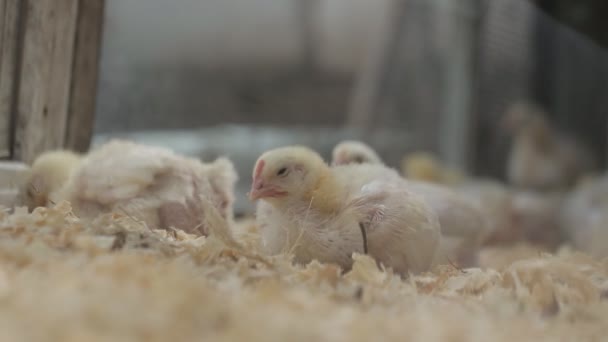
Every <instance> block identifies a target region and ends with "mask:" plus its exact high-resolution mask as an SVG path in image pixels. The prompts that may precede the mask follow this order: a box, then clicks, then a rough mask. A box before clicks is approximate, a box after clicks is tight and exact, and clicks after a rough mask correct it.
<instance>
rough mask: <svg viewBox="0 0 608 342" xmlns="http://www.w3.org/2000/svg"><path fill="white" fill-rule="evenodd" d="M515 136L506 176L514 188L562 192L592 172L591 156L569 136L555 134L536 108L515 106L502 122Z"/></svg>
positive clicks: (518, 104) (521, 105)
mask: <svg viewBox="0 0 608 342" xmlns="http://www.w3.org/2000/svg"><path fill="white" fill-rule="evenodd" d="M501 127H502V129H503V130H504V131H506V132H509V133H510V134H512V135H513V136H514V138H513V142H512V146H511V151H510V153H509V160H508V166H507V167H508V169H507V177H508V179H509V182H510V183H511V184H512V185H514V186H517V187H522V188H528V189H536V190H555V189H563V188H566V187H570V186H572V185H574V184H575V183H576V182H577V180H578V179H579V178H581V177H582V176H584V175H585V174H587V173H591V172H593V171H594V170H595V167H596V161H595V160H594V158H593V155H592V153H591V152H590V151H589V150H588V149H587V148H586V147H584V146H583V145H582V144H580V143H579V142H577V141H576V140H575V139H573V138H572V137H570V136H567V135H565V134H563V133H562V132H558V131H557V129H555V127H553V126H552V125H551V124H550V123H549V121H548V120H547V118H546V115H545V113H544V112H543V111H542V110H541V109H539V108H537V107H536V106H533V105H530V104H524V103H516V104H514V105H513V106H511V107H510V108H509V109H508V110H507V112H506V113H505V116H504V118H503V121H502V123H501Z"/></svg>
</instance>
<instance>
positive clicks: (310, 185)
mask: <svg viewBox="0 0 608 342" xmlns="http://www.w3.org/2000/svg"><path fill="white" fill-rule="evenodd" d="M326 170H327V164H325V162H324V161H323V158H321V156H320V155H319V154H318V153H316V152H314V151H312V150H310V149H308V148H306V147H302V146H289V147H282V148H277V149H273V150H270V151H267V152H265V153H264V154H262V155H261V156H260V157H259V158H258V160H257V162H256V163H255V167H254V169H253V184H252V185H251V191H250V192H249V198H250V199H251V200H257V199H264V200H265V201H267V202H270V203H276V202H278V201H280V200H281V199H285V198H292V199H301V198H304V197H305V196H306V195H307V194H309V193H310V192H311V191H312V190H314V189H315V188H316V186H317V185H318V183H319V181H320V180H321V178H322V177H323V174H324V172H325V171H326Z"/></svg>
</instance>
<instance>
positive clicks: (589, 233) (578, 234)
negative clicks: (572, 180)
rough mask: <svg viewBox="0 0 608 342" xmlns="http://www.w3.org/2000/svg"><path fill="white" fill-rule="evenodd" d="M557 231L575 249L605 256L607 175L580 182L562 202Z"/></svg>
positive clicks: (607, 246) (607, 254)
mask: <svg viewBox="0 0 608 342" xmlns="http://www.w3.org/2000/svg"><path fill="white" fill-rule="evenodd" d="M559 219H560V220H559V222H560V229H561V232H562V233H563V234H564V237H565V238H566V240H567V241H569V242H570V243H571V244H572V245H573V246H574V247H575V248H576V249H578V250H580V251H583V252H585V253H587V254H590V255H592V256H594V257H597V258H606V257H608V175H604V176H601V177H598V178H597V179H595V180H589V181H587V182H584V183H581V184H580V185H579V186H577V188H576V189H575V190H574V191H573V192H572V194H570V195H569V196H567V197H566V199H565V200H564V202H563V204H562V207H561V211H560V215H559Z"/></svg>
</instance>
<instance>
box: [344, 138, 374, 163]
mask: <svg viewBox="0 0 608 342" xmlns="http://www.w3.org/2000/svg"><path fill="white" fill-rule="evenodd" d="M351 163H357V164H362V163H370V164H380V163H382V160H381V159H380V156H378V154H377V153H376V151H374V150H373V149H372V148H371V147H369V146H368V145H366V144H364V143H362V142H359V141H355V140H345V141H343V142H341V143H339V144H338V145H336V146H335V147H334V149H333V151H332V165H333V166H336V165H346V164H351Z"/></svg>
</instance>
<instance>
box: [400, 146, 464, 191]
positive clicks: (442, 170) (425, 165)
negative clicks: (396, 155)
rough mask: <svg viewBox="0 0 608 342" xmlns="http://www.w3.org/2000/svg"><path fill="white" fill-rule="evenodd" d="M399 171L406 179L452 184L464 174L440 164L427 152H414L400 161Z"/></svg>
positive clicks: (460, 179)
mask: <svg viewBox="0 0 608 342" xmlns="http://www.w3.org/2000/svg"><path fill="white" fill-rule="evenodd" d="M401 172H402V173H403V175H404V176H405V177H406V178H408V179H413V180H421V181H426V182H433V183H440V184H448V185H452V184H455V183H458V182H461V181H462V180H463V179H464V175H463V174H462V173H461V172H459V171H457V170H453V169H450V168H448V167H446V166H445V165H442V164H441V162H440V161H439V160H437V157H435V156H434V155H432V154H431V153H428V152H415V153H411V154H409V155H407V156H406V157H404V158H403V160H402V161H401Z"/></svg>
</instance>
